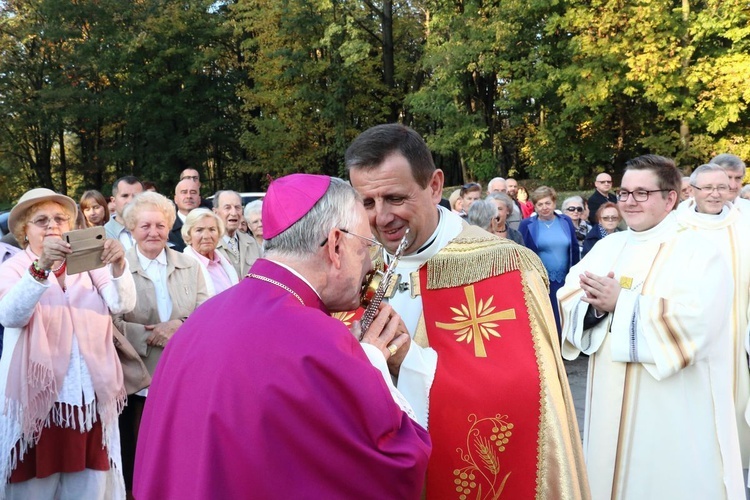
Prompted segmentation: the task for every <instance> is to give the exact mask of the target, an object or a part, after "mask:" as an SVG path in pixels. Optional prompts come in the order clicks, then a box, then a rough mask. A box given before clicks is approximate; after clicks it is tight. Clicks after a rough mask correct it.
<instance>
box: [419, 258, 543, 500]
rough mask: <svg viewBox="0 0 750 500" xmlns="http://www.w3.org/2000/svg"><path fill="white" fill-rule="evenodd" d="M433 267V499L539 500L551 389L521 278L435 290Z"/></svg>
mask: <svg viewBox="0 0 750 500" xmlns="http://www.w3.org/2000/svg"><path fill="white" fill-rule="evenodd" d="M426 268H427V266H424V267H422V268H421V269H420V283H422V284H423V286H422V287H421V293H422V302H423V304H424V319H425V325H426V328H427V336H428V339H429V344H430V347H432V348H433V349H435V350H436V351H437V353H438V364H437V371H436V373H435V381H434V383H433V385H432V389H431V391H430V414H429V431H430V437H431V438H432V444H433V451H432V456H431V458H430V462H429V466H428V469H427V497H428V498H430V499H433V498H459V497H460V496H461V495H465V497H462V498H508V499H524V498H534V497H535V495H536V480H537V465H538V463H537V462H538V460H537V457H538V456H539V455H538V454H539V453H540V449H539V445H538V443H539V439H540V436H539V425H540V404H541V403H540V402H541V397H542V396H541V392H542V388H541V381H540V377H539V365H538V363H537V357H536V350H535V346H534V341H533V338H532V333H531V327H530V323H529V315H528V311H527V308H526V300H525V293H524V287H523V285H522V282H521V274H520V272H519V271H511V272H506V273H504V274H501V275H499V276H495V277H491V278H488V279H484V280H481V281H478V282H476V283H472V284H469V285H464V286H458V287H455V288H443V289H437V290H428V289H427V287H426V286H424V284H425V283H427V270H426Z"/></svg>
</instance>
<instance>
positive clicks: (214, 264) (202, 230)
mask: <svg viewBox="0 0 750 500" xmlns="http://www.w3.org/2000/svg"><path fill="white" fill-rule="evenodd" d="M223 234H224V222H223V221H222V220H221V218H220V217H219V216H218V215H216V214H215V213H214V212H212V211H211V210H209V209H207V208H196V209H193V210H191V211H190V213H189V214H188V215H187V217H186V218H185V223H184V224H183V225H182V238H183V239H184V240H185V245H186V246H185V250H183V251H182V253H184V254H186V255H190V256H191V257H193V258H194V259H195V260H197V261H198V264H200V266H201V270H202V271H203V278H204V279H205V280H206V288H207V290H208V296H209V297H213V296H214V295H216V294H217V293H221V292H223V291H224V290H226V289H227V288H229V287H231V286H232V285H236V284H237V283H239V279H238V277H237V271H236V270H235V269H234V266H233V265H232V263H231V262H229V259H227V258H226V257H224V255H222V253H221V252H217V251H216V246H217V245H218V244H219V240H220V239H221V237H222V235H223Z"/></svg>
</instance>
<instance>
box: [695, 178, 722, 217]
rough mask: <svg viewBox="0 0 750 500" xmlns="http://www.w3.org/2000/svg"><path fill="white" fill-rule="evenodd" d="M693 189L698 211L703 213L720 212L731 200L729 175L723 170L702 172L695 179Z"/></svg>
mask: <svg viewBox="0 0 750 500" xmlns="http://www.w3.org/2000/svg"><path fill="white" fill-rule="evenodd" d="M695 185H696V189H693V198H695V205H696V211H697V212H699V213H702V214H718V213H721V210H722V208H724V202H725V201H729V177H728V176H727V173H726V172H725V171H723V170H713V171H707V172H701V173H699V174H698V176H697V177H696V179H695Z"/></svg>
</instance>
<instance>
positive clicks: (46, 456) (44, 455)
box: [0, 188, 135, 498]
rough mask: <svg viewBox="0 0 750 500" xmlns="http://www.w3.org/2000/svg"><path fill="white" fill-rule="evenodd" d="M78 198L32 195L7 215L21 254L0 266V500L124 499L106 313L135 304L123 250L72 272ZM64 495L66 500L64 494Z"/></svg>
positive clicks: (118, 383)
mask: <svg viewBox="0 0 750 500" xmlns="http://www.w3.org/2000/svg"><path fill="white" fill-rule="evenodd" d="M77 212H78V210H77V207H76V203H75V201H73V200H72V199H71V198H68V197H67V196H63V195H60V194H57V193H55V192H54V191H51V190H49V189H44V188H38V189H32V190H31V191H28V192H27V193H25V194H24V195H23V196H22V197H21V199H20V200H19V202H18V204H17V205H16V206H15V207H13V209H12V210H11V213H10V217H9V226H10V227H11V228H12V230H13V233H14V234H15V236H16V238H17V239H18V241H19V242H20V243H21V245H22V247H23V251H21V252H19V253H17V254H16V255H14V256H13V257H11V258H10V259H8V260H7V261H6V262H5V263H3V265H2V266H0V323H2V324H3V325H5V327H6V329H5V337H4V349H3V350H4V353H5V356H3V357H2V358H1V359H0V429H1V430H0V446H1V447H2V452H0V456H2V458H1V459H0V480H1V481H2V483H1V485H0V497H4V496H6V495H7V496H8V497H10V498H59V497H60V496H61V495H62V497H64V498H124V496H125V488H124V487H123V481H122V466H121V462H120V449H119V443H118V441H119V431H118V426H117V415H118V414H119V413H120V410H121V409H122V406H123V404H124V403H125V397H126V394H125V388H124V385H123V375H122V368H121V366H120V362H119V359H118V357H117V352H116V351H115V344H114V341H113V333H112V332H113V326H112V319H111V317H110V313H123V312H127V311H130V310H131V309H132V308H133V307H134V306H135V286H134V284H133V279H132V277H131V275H130V273H128V272H127V263H126V260H125V254H124V250H123V248H122V245H120V243H119V242H118V241H116V240H106V241H105V242H104V251H103V253H102V257H101V259H102V261H103V262H104V263H105V264H107V266H106V267H103V268H99V269H95V270H92V271H88V272H82V273H79V274H68V273H67V272H66V258H67V256H68V255H69V254H70V253H71V250H70V245H68V244H67V243H66V242H65V241H64V240H63V239H62V235H63V233H65V232H67V231H70V230H72V229H73V223H74V221H75V220H76V216H77ZM61 492H64V494H61Z"/></svg>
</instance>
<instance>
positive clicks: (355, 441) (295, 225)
mask: <svg viewBox="0 0 750 500" xmlns="http://www.w3.org/2000/svg"><path fill="white" fill-rule="evenodd" d="M263 226H264V227H263V233H264V234H263V236H264V239H265V245H266V246H265V248H266V252H265V258H263V259H258V260H257V261H256V262H255V264H254V265H253V267H252V268H251V269H250V272H249V273H248V274H247V276H246V277H245V279H244V280H243V281H242V282H240V283H239V284H238V285H236V286H234V287H232V288H230V289H229V290H227V291H225V292H224V293H221V294H219V295H217V296H215V297H214V298H212V299H211V300H209V301H207V302H206V303H205V304H204V306H203V307H200V308H199V309H197V310H196V311H195V312H194V313H193V314H192V315H191V316H190V318H189V319H188V320H187V321H186V322H185V324H184V325H183V326H182V328H181V329H180V330H179V331H178V332H177V333H176V334H175V336H174V338H173V339H172V341H171V342H170V343H169V346H168V347H167V349H166V350H165V353H164V355H163V356H162V359H161V361H160V363H159V367H158V369H157V371H156V373H155V374H154V381H153V384H152V386H151V389H150V391H149V398H148V402H147V404H146V407H145V410H144V414H143V422H142V423H141V427H140V429H141V430H140V436H139V439H138V450H137V455H136V470H135V486H134V496H135V497H136V498H144V499H145V498H250V497H252V498H269V499H273V498H341V499H344V498H405V499H408V498H418V497H419V495H420V494H421V492H422V487H423V482H424V476H425V469H426V465H427V460H428V457H429V454H430V448H431V445H430V440H429V437H428V435H427V433H426V431H425V430H424V429H423V428H422V427H421V426H420V425H419V424H417V423H416V422H415V421H414V420H413V419H412V418H411V417H410V414H411V415H412V416H413V413H412V411H411V408H410V407H409V405H408V403H406V401H405V400H404V399H403V397H401V396H400V394H399V393H398V391H397V390H396V389H395V387H393V385H392V383H391V380H390V377H389V376H387V374H388V371H387V366H386V360H387V358H388V357H390V356H391V355H392V352H396V351H397V350H398V349H399V348H401V346H403V344H404V343H405V342H406V341H407V340H408V335H407V334H406V333H405V330H404V327H403V322H402V321H401V320H400V318H399V316H398V315H397V314H395V313H394V312H393V310H392V309H391V308H390V307H384V308H382V309H381V310H380V312H379V314H378V315H377V316H376V318H375V320H374V321H373V323H372V325H371V326H370V328H369V329H368V330H367V334H366V335H365V337H364V339H363V342H362V343H361V344H360V343H359V342H358V341H357V336H358V334H359V331H358V330H357V325H354V331H353V332H351V331H349V330H348V329H347V328H346V327H344V326H343V324H342V323H341V322H339V321H338V320H336V319H334V318H332V317H331V316H330V313H331V312H335V311H343V310H348V309H352V308H353V307H355V306H356V305H357V304H358V302H359V289H360V285H361V283H362V281H363V279H364V277H365V275H366V273H368V272H369V271H370V270H371V268H372V263H371V260H370V247H371V246H372V245H374V244H376V242H374V240H372V238H371V233H370V230H369V227H368V224H367V218H366V215H365V212H364V208H363V206H362V202H361V200H360V199H359V197H358V196H357V194H356V192H355V191H354V190H353V189H352V188H351V186H349V185H348V184H347V183H345V182H344V181H342V180H340V179H334V178H330V177H326V176H319V175H307V174H293V175H290V176H287V177H283V178H280V179H277V180H275V181H274V182H272V183H271V185H270V187H269V189H268V194H267V195H266V198H265V200H264V203H263ZM353 333H354V335H353Z"/></svg>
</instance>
